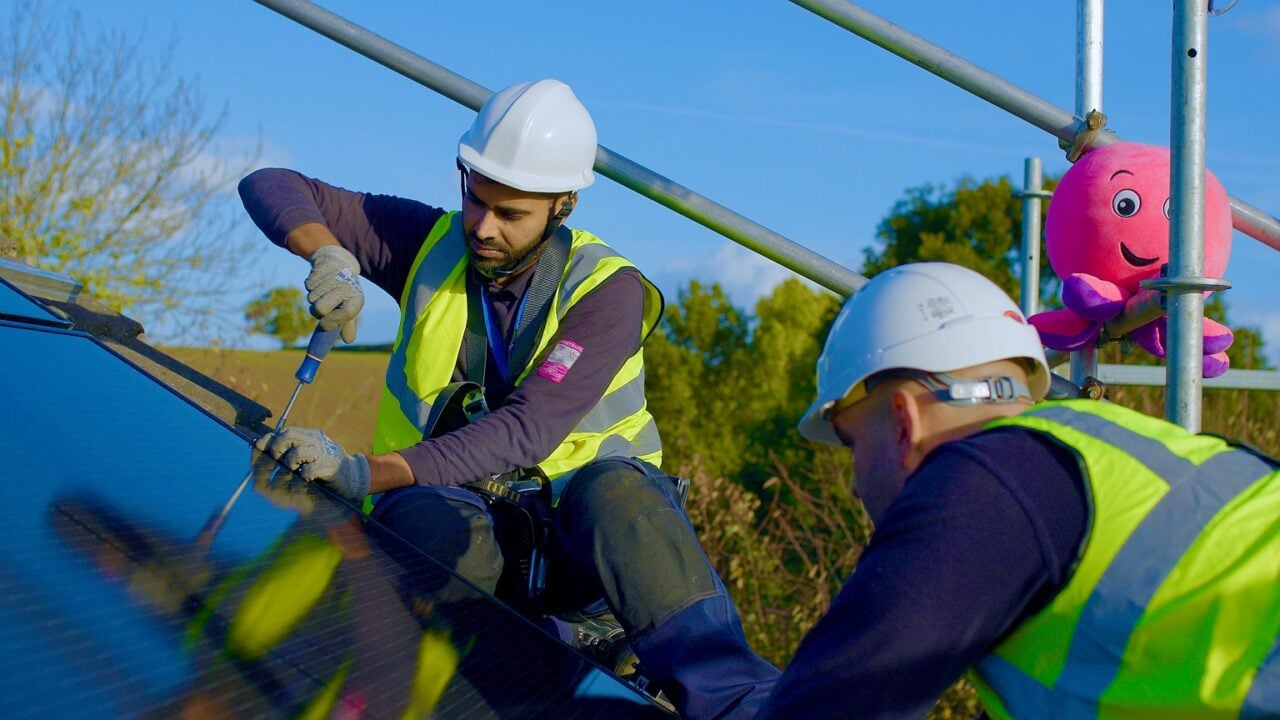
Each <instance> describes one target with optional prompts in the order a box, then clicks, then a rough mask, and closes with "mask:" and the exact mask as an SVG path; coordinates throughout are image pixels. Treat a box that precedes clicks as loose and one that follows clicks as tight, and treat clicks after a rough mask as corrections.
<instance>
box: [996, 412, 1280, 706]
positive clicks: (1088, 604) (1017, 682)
mask: <svg viewBox="0 0 1280 720" xmlns="http://www.w3.org/2000/svg"><path fill="white" fill-rule="evenodd" d="M1027 414H1028V415H1035V416H1038V417H1043V418H1047V419H1051V420H1053V421H1055V422H1059V423H1062V424H1064V425H1069V426H1070V427H1073V428H1075V429H1077V430H1080V431H1082V432H1086V433H1088V434H1090V435H1093V436H1094V437H1097V438H1099V439H1101V440H1103V441H1105V442H1107V443H1109V444H1110V445H1112V446H1113V447H1114V448H1115V449H1116V450H1118V451H1121V452H1125V453H1127V454H1129V455H1130V456H1132V457H1133V458H1134V459H1136V460H1138V461H1139V462H1141V463H1142V464H1143V465H1146V466H1147V467H1148V468H1151V469H1152V471H1153V472H1158V473H1159V474H1160V476H1161V477H1162V478H1164V480H1165V481H1166V482H1168V483H1169V485H1170V489H1169V491H1168V492H1167V493H1165V496H1164V497H1162V498H1161V499H1160V500H1159V501H1158V502H1157V503H1156V505H1155V507H1153V508H1152V509H1151V511H1150V512H1149V513H1148V515H1147V517H1146V518H1144V519H1143V521H1142V523H1141V524H1140V525H1139V526H1138V527H1137V528H1135V529H1134V531H1133V533H1132V534H1131V535H1130V536H1129V538H1128V540H1126V541H1125V543H1124V545H1123V546H1122V547H1121V548H1120V550H1119V552H1117V553H1116V556H1115V557H1114V558H1113V559H1112V561H1111V564H1110V565H1109V566H1108V567H1107V569H1106V571H1105V572H1104V573H1103V575H1102V577H1101V578H1100V579H1099V581H1098V584H1097V586H1096V587H1095V588H1094V590H1093V593H1092V594H1091V595H1090V597H1089V599H1088V600H1086V601H1085V606H1084V610H1083V611H1082V613H1081V615H1080V619H1079V621H1078V622H1077V624H1076V629H1075V633H1074V635H1073V636H1072V638H1071V646H1070V648H1069V649H1068V652H1067V660H1066V664H1065V665H1064V667H1063V670H1062V673H1061V674H1060V675H1059V676H1058V680H1057V682H1056V683H1055V688H1057V689H1058V690H1059V691H1060V692H1061V693H1062V694H1054V695H1053V697H1052V698H1051V697H1050V693H1049V690H1047V689H1046V688H1044V687H1043V686H1042V685H1040V684H1039V683H1038V682H1036V681H1035V680H1033V679H1032V678H1030V677H1029V676H1027V675H1025V674H1024V673H1023V672H1022V671H1021V670H1019V669H1018V668H1016V667H1014V666H1013V665H1011V664H1009V663H1008V662H1007V661H1004V660H1002V659H1001V658H998V657H995V656H992V657H990V658H987V659H985V660H983V661H982V663H981V665H982V670H983V673H984V674H985V675H987V676H988V678H989V679H990V681H991V685H992V687H993V688H995V689H996V690H997V692H999V693H1000V695H1001V697H1003V698H1006V699H1007V700H1008V701H1009V702H1007V703H1006V706H1008V707H1016V708H1018V709H1019V710H1021V711H1023V712H1026V711H1028V710H1030V711H1031V715H1032V716H1035V717H1039V716H1041V712H1040V711H1043V716H1045V717H1049V716H1053V717H1078V716H1079V717H1086V716H1096V714H1097V706H1096V702H1097V698H1099V697H1101V695H1102V693H1103V692H1104V691H1105V690H1106V689H1107V687H1108V686H1110V684H1111V682H1112V681H1113V680H1114V679H1115V676H1116V673H1117V672H1118V671H1119V669H1120V665H1121V660H1122V658H1123V657H1124V650H1125V647H1126V646H1127V645H1128V641H1129V636H1130V635H1131V634H1132V633H1133V630H1134V628H1135V627H1136V626H1137V623H1138V620H1139V619H1141V617H1142V615H1143V613H1144V612H1145V611H1146V607H1147V604H1148V603H1149V602H1150V600H1151V597H1152V596H1153V595H1155V593H1156V591H1157V590H1158V589H1159V588H1160V585H1161V584H1162V583H1163V582H1164V580H1165V578H1167V577H1168V575H1169V573H1170V572H1172V570H1173V568H1174V567H1175V566H1176V565H1177V564H1178V562H1179V561H1180V560H1181V559H1182V557H1183V555H1185V554H1186V551H1187V549H1188V548H1189V547H1190V546H1191V544H1192V543H1193V542H1194V541H1195V540H1196V538H1197V537H1199V535H1200V533H1201V532H1202V531H1203V530H1204V527H1205V525H1207V524H1208V523H1209V521H1210V520H1212V519H1213V517H1214V516H1215V515H1217V514H1218V512H1220V511H1221V510H1222V508H1223V507H1224V506H1225V505H1226V504H1227V503H1229V502H1230V501H1231V500H1232V499H1233V498H1234V497H1235V496H1236V495H1238V494H1239V493H1240V492H1242V491H1243V490H1245V489H1246V488H1248V487H1250V486H1251V485H1253V484H1254V483H1255V482H1257V481H1258V480H1260V479H1262V478H1263V477H1265V476H1266V475H1269V474H1271V473H1272V472H1273V471H1274V470H1275V468H1273V467H1272V466H1271V464H1270V463H1268V462H1266V461H1264V460H1263V459H1261V458H1259V457H1257V456H1256V455H1253V454H1252V453H1249V452H1246V451H1244V450H1226V451H1224V452H1221V453H1218V454H1217V455H1214V456H1213V457H1211V458H1209V459H1208V460H1206V461H1205V462H1203V463H1201V464H1200V465H1199V466H1197V465H1195V464H1194V463H1191V462H1190V461H1188V460H1186V459H1185V458H1181V457H1178V456H1177V455H1175V454H1174V453H1172V452H1170V451H1169V449H1168V448H1166V447H1165V446H1164V445H1163V444H1162V443H1160V442H1158V441H1155V440H1152V439H1150V438H1147V437H1145V436H1142V435H1139V434H1138V433H1135V432H1133V431H1131V430H1128V429H1126V428H1124V427H1121V426H1119V425H1117V424H1115V423H1113V422H1111V421H1110V420H1107V419H1105V418H1101V417H1098V416H1097V415H1092V414H1090V413H1081V412H1077V411H1075V410H1071V409H1070V408H1065V407H1050V408H1044V409H1040V410H1032V411H1029V412H1028V413H1027ZM1015 698H1016V699H1015ZM1068 698H1070V700H1069V701H1068ZM1022 703H1025V704H1022Z"/></svg>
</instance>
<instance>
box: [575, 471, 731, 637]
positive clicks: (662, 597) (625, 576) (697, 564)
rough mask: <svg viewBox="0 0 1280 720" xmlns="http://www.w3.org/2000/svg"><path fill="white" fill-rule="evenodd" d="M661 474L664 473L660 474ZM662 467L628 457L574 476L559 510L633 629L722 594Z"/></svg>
mask: <svg viewBox="0 0 1280 720" xmlns="http://www.w3.org/2000/svg"><path fill="white" fill-rule="evenodd" d="M654 475H656V476H657V477H654ZM664 483H667V480H666V477H665V476H663V475H661V474H660V473H652V474H651V473H646V472H644V471H642V470H641V469H640V468H639V467H636V466H635V465H632V464H630V463H627V462H622V461H608V460H606V461H600V462H598V463H593V464H592V465H589V466H587V467H585V468H583V469H582V470H579V471H578V473H577V474H576V475H575V476H574V478H573V481H572V482H571V483H570V484H569V486H568V487H567V488H566V489H565V493H564V495H563V496H562V498H561V501H560V507H559V508H558V510H557V513H556V515H557V518H556V521H557V525H558V530H559V533H560V535H561V538H562V542H563V543H564V546H565V547H566V549H568V550H569V551H570V552H571V553H572V554H573V555H575V556H576V557H577V558H578V562H580V563H583V564H590V565H593V566H594V568H595V571H596V573H597V575H598V577H599V579H600V583H601V585H602V586H603V588H604V591H605V595H606V596H607V597H610V598H611V599H612V600H611V602H618V603H621V604H622V607H615V608H614V609H615V612H616V613H617V614H618V615H619V619H621V620H622V621H623V623H624V624H625V625H626V626H627V628H628V632H629V633H643V632H645V631H647V630H649V629H652V628H653V627H654V626H656V625H657V624H660V623H661V622H662V621H663V620H665V619H666V618H667V617H669V616H671V615H672V614H674V613H676V612H678V611H680V610H682V609H684V608H685V607H688V606H689V605H690V604H692V603H694V602H697V601H698V600H700V599H704V598H707V597H711V596H714V595H717V594H720V593H722V592H723V587H721V586H720V585H719V583H718V582H717V579H716V577H715V572H714V570H712V568H711V563H710V562H709V561H708V560H707V557H706V554H705V553H704V552H703V551H702V546H701V545H700V544H699V543H698V538H697V536H696V535H695V534H694V531H693V526H692V525H690V524H689V520H688V518H687V517H685V514H684V511H682V510H680V509H679V507H678V506H677V504H676V500H675V498H674V492H672V491H671V490H670V488H669V487H668V486H667V485H669V483H667V485H664Z"/></svg>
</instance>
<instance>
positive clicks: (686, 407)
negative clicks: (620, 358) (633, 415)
mask: <svg viewBox="0 0 1280 720" xmlns="http://www.w3.org/2000/svg"><path fill="white" fill-rule="evenodd" d="M749 339H750V321H749V318H748V317H747V316H746V315H745V313H743V312H742V311H741V310H739V309H738V308H736V307H734V306H733V303H731V302H730V301H729V298H728V296H726V295H725V293H724V290H723V289H722V288H721V287H720V286H719V285H718V284H713V285H711V286H706V285H703V284H702V283H699V282H697V281H696V280H695V281H693V282H691V283H690V284H689V288H688V289H687V290H682V291H681V292H680V293H679V296H678V299H677V301H676V302H675V303H672V304H670V305H669V306H668V307H667V311H666V314H665V315H664V317H663V320H662V324H661V325H660V327H659V329H658V331H657V332H655V333H654V334H653V336H652V337H651V338H650V339H649V341H648V342H647V343H646V344H645V379H646V383H645V384H646V390H645V393H646V396H647V398H648V402H649V410H650V412H652V413H653V415H654V417H655V419H656V420H657V422H658V430H659V432H660V433H661V434H662V444H663V452H664V455H665V456H666V457H667V460H664V464H667V465H668V466H669V467H672V468H676V469H679V468H680V467H682V466H685V465H688V464H690V463H692V462H694V461H698V462H699V463H700V465H701V466H702V467H703V468H704V469H705V470H706V471H707V472H708V473H709V474H712V475H731V474H732V473H733V471H735V470H736V469H737V468H738V467H739V466H740V463H741V461H742V457H743V455H744V453H745V452H746V439H745V438H744V437H743V436H742V435H741V434H740V433H739V432H738V430H739V428H740V427H741V425H740V422H741V408H740V403H739V400H740V398H741V396H742V393H743V391H744V390H745V389H746V386H745V383H746V377H745V376H744V375H743V373H742V371H741V368H742V366H743V364H744V363H745V362H746V358H747V354H748V352H749V350H750V346H749V344H748V343H749Z"/></svg>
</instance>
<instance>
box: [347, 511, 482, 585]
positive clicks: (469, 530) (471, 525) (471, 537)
mask: <svg viewBox="0 0 1280 720" xmlns="http://www.w3.org/2000/svg"><path fill="white" fill-rule="evenodd" d="M433 490H434V489H433V488H411V489H407V490H401V491H393V492H391V493H388V494H387V495H386V496H384V497H383V498H382V499H381V500H379V501H378V504H377V506H375V512H374V515H373V517H374V519H375V520H376V521H377V523H379V524H380V525H382V526H384V527H385V528H386V529H387V530H389V531H390V532H391V533H392V534H393V535H395V536H396V537H397V538H399V539H400V540H403V541H404V542H406V543H408V544H409V545H412V546H413V547H414V548H416V549H418V550H419V551H421V552H423V553H426V554H427V555H430V556H431V557H432V558H433V559H435V560H436V561H437V562H439V563H440V564H442V565H444V566H445V567H448V568H450V569H451V570H453V571H454V572H456V573H457V574H459V575H461V576H462V577H464V578H466V579H467V580H469V581H471V582H472V583H475V584H476V585H477V586H478V587H480V588H481V589H483V590H485V591H486V592H489V593H493V591H494V589H495V588H496V586H497V583H498V578H499V577H500V576H501V575H502V567H503V559H502V552H501V551H500V550H499V549H498V544H497V541H496V540H495V539H494V531H493V520H492V518H491V517H490V516H489V513H488V511H486V510H485V508H484V505H483V503H482V502H480V501H479V500H478V499H477V500H475V501H474V502H473V501H471V500H470V498H465V499H464V498H461V497H453V496H452V495H451V494H450V493H447V492H441V491H433ZM444 490H456V489H455V488H445V489H444ZM397 544H398V543H391V544H390V545H391V546H395V545H397ZM388 549H389V550H392V547H389V548H388ZM390 554H392V555H393V557H396V559H397V560H398V561H400V562H401V564H405V562H406V560H407V559H408V558H406V557H405V555H406V554H405V553H404V552H403V551H401V552H395V551H394V550H392V552H391V553H390ZM424 579H425V578H424ZM427 582H428V583H429V584H433V585H434V584H435V583H434V582H431V581H427ZM437 582H440V583H441V584H444V579H441V580H439V581H437ZM425 589H427V590H434V589H436V588H425Z"/></svg>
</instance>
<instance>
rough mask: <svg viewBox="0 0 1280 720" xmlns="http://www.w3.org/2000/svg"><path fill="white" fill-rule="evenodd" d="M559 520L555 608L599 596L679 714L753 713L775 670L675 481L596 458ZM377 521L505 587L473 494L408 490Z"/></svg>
mask: <svg viewBox="0 0 1280 720" xmlns="http://www.w3.org/2000/svg"><path fill="white" fill-rule="evenodd" d="M553 514H554V521H555V528H554V530H553V532H552V534H551V539H550V543H549V544H550V547H549V548H548V552H547V561H548V565H547V589H546V592H545V593H544V597H543V605H544V607H546V608H547V609H548V611H550V612H566V611H572V610H579V611H580V610H587V609H589V608H590V606H592V605H593V604H595V605H598V604H599V601H600V599H601V598H602V597H603V599H604V601H605V602H606V603H607V604H608V606H609V608H610V609H611V610H612V611H613V613H614V615H615V616H616V617H617V618H618V620H619V621H620V622H621V623H622V626H623V629H624V630H626V633H627V639H628V641H629V642H630V643H631V647H632V649H634V650H635V652H636V655H637V656H638V657H639V658H640V662H641V664H642V665H643V666H644V668H645V672H646V674H647V675H648V676H649V677H650V678H651V679H653V680H654V681H655V682H656V683H657V684H658V685H659V687H661V688H662V689H663V690H664V691H665V692H666V693H667V695H668V697H670V698H671V701H672V703H673V704H674V705H675V707H676V710H677V711H678V712H679V713H680V714H681V715H682V716H683V717H686V718H694V719H695V720H696V719H700V718H747V717H751V716H752V715H754V714H755V712H756V710H757V709H758V708H759V707H760V705H761V704H763V702H764V700H765V698H766V697H767V696H768V694H769V691H770V690H771V689H772V688H773V686H774V684H776V683H777V679H778V675H779V673H778V670H777V668H775V667H773V666H772V665H770V664H769V663H768V662H766V661H765V660H763V659H762V658H760V657H759V656H758V655H756V654H755V653H754V652H752V651H751V648H750V647H749V646H748V645H747V641H746V637H745V635H744V633H743V631H742V623H741V620H740V619H739V617H738V610H737V608H736V607H735V606H734V604H733V600H732V599H731V598H730V597H729V594H728V592H726V590H725V587H724V584H723V583H722V582H721V581H720V578H719V577H718V576H717V575H716V573H715V570H714V569H713V568H712V567H711V563H710V561H708V559H707V556H706V554H705V553H704V552H703V550H702V546H701V545H700V544H699V543H698V539H697V536H696V535H695V534H694V531H693V526H692V525H691V524H690V523H689V519H688V518H687V517H686V516H685V514H684V511H683V510H682V509H680V507H679V504H678V501H677V500H676V497H675V489H674V485H673V483H672V482H671V480H670V478H668V477H667V476H666V475H664V474H662V472H661V471H659V470H657V469H656V468H654V467H653V466H651V465H648V464H647V463H643V462H640V461H637V460H633V459H630V458H627V459H620V458H606V459H603V460H598V461H595V462H592V463H590V464H588V465H585V466H583V467H582V468H581V469H579V470H578V471H577V472H576V473H575V474H574V476H573V478H572V479H571V480H570V481H569V482H568V485H567V486H566V487H565V488H564V490H563V492H562V493H561V496H560V502H559V504H558V505H557V506H556V508H555V510H554V511H553ZM373 517H374V518H375V519H376V520H377V521H378V522H380V523H382V524H383V525H385V526H386V527H387V528H388V529H389V530H391V531H392V532H393V533H394V534H395V535H398V536H399V537H401V538H402V539H404V540H406V541H407V542H409V543H410V544H412V545H414V546H416V547H418V548H419V549H421V550H422V551H424V552H426V553H428V554H429V555H431V556H433V557H434V558H435V559H436V560H438V561H440V562H442V563H444V564H445V565H447V566H449V567H450V568H452V569H453V570H454V571H455V572H457V573H458V574H459V575H461V576H463V577H465V578H466V579H467V580H468V581H470V582H471V583H474V584H475V585H476V586H478V587H480V588H481V589H483V590H485V591H486V592H490V593H492V592H494V591H495V589H497V587H498V579H499V577H500V576H501V574H502V568H503V557H502V553H501V551H500V550H499V548H498V544H497V542H496V541H495V539H494V525H493V517H492V516H491V515H490V513H489V511H488V509H487V508H486V506H485V503H484V502H483V500H481V499H480V498H479V497H478V496H477V495H476V494H475V493H473V492H471V491H469V490H464V489H462V488H440V487H424V486H415V487H412V488H404V489H401V490H396V491H393V492H391V493H388V494H387V495H386V496H385V497H383V498H382V499H381V500H380V501H379V502H378V503H377V505H376V506H375V507H374V512H373ZM431 590H432V592H433V594H434V596H435V598H436V600H437V602H442V603H447V602H450V601H457V600H465V599H466V598H467V597H469V596H473V595H474V592H475V591H474V590H472V589H471V588H469V587H466V586H465V584H464V583H460V582H458V581H457V580H452V581H447V582H444V583H443V584H442V585H441V586H440V587H437V588H432V589H431Z"/></svg>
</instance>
